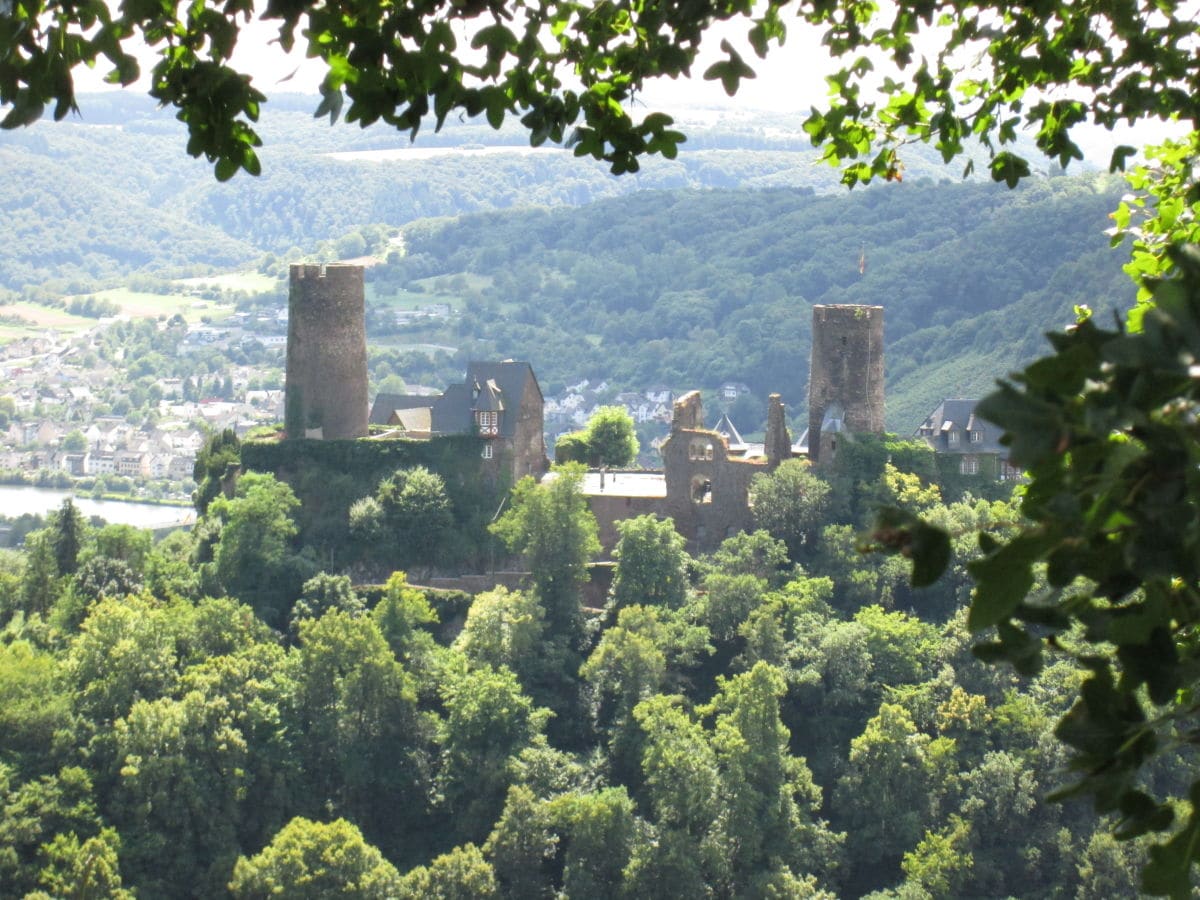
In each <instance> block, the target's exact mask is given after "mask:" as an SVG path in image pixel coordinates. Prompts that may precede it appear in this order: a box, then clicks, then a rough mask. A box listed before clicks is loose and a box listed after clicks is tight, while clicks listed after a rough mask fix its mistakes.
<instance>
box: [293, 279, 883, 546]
mask: <svg viewBox="0 0 1200 900" xmlns="http://www.w3.org/2000/svg"><path fill="white" fill-rule="evenodd" d="M286 379H287V398H286V423H285V424H286V429H287V435H288V437H289V438H296V437H309V438H321V439H324V440H346V439H355V438H361V437H365V436H366V435H367V433H368V421H369V422H370V423H371V424H374V425H378V426H385V427H386V428H388V429H389V430H388V431H386V432H385V433H383V434H381V435H378V438H379V439H387V438H409V439H418V440H436V439H437V438H438V437H440V436H446V435H474V436H475V437H477V438H478V440H479V446H478V452H479V455H480V458H481V459H482V461H483V462H482V464H481V468H480V471H481V472H482V473H483V474H484V475H485V477H486V476H490V480H491V481H492V482H493V483H496V482H497V481H498V480H499V478H500V476H505V477H508V478H511V479H512V480H513V481H515V480H516V479H518V478H521V477H523V476H525V475H532V476H534V477H541V476H542V475H543V474H544V473H545V472H546V470H547V468H548V461H547V459H546V450H545V443H544V437H543V408H544V404H543V398H542V393H541V389H540V388H539V386H538V383H537V378H536V376H535V375H534V373H533V369H532V367H531V366H530V365H529V363H527V362H517V361H513V360H505V361H503V362H472V363H470V364H469V365H468V368H467V373H466V377H465V379H464V381H463V382H462V383H460V384H454V385H451V386H450V387H448V388H447V389H446V391H445V392H444V393H442V394H440V395H435V396H413V395H396V394H382V395H380V396H379V397H377V398H376V399H375V403H374V405H373V407H372V409H371V411H370V414H369V417H368V412H367V357H366V329H365V311H364V292H363V269H362V267H361V266H352V265H340V266H334V265H329V266H311V265H294V266H292V268H291V293H290V302H289V319H288V351H287V376H286ZM883 421H884V416H883V307H881V306H840V305H839V306H815V307H813V351H812V361H811V368H810V376H809V416H808V428H807V429H806V431H805V432H804V433H803V434H802V436H801V438H800V439H799V440H798V441H797V442H795V444H793V442H792V440H791V436H790V434H789V433H788V429H787V423H786V417H785V413H784V406H783V401H782V398H781V397H780V396H779V395H778V394H772V395H771V397H770V399H769V401H768V409H767V431H766V435H765V438H764V441H763V443H762V444H761V445H750V444H746V443H744V442H742V441H741V439H740V437H739V436H738V435H737V433H736V431H735V430H733V429H732V428H731V427H729V428H726V429H724V433H722V431H721V430H717V429H711V428H707V427H705V423H704V409H703V405H702V403H701V399H700V393H699V392H698V391H691V392H689V393H687V394H685V395H683V396H682V397H680V398H679V399H678V400H676V401H675V405H674V409H673V415H672V421H671V431H670V435H669V436H668V438H667V440H666V441H665V442H664V444H663V445H662V456H663V468H662V470H661V471H655V472H630V471H623V470H622V471H616V472H609V471H607V470H603V469H602V470H597V471H593V472H589V473H588V475H587V477H586V479H585V481H584V493H585V494H586V495H587V497H588V501H589V504H590V505H591V509H592V512H593V513H594V514H595V515H596V518H597V520H598V522H599V524H600V537H601V543H602V544H603V545H604V547H605V548H606V549H611V548H612V547H613V546H614V545H615V543H616V539H617V530H616V525H617V523H618V522H619V521H621V520H623V519H627V518H630V517H633V516H638V515H644V514H655V515H660V516H664V517H666V518H669V519H671V521H672V522H674V524H675V528H676V529H677V530H678V531H679V532H680V534H682V535H683V536H684V537H685V538H686V539H687V541H688V546H689V549H690V550H692V551H693V552H705V551H709V550H712V549H715V548H716V547H717V546H718V545H719V544H720V543H721V542H722V541H723V540H725V539H726V538H727V537H730V536H731V535H733V534H736V533H737V532H739V531H745V530H747V529H749V528H751V527H752V525H753V516H752V511H751V508H750V483H751V481H752V479H753V478H754V476H755V475H757V474H760V473H765V472H771V471H773V470H774V469H775V468H776V467H778V466H779V464H780V463H781V462H783V461H784V460H786V459H790V458H792V457H793V456H808V458H810V459H811V460H812V461H813V463H814V465H817V466H820V467H827V466H830V465H832V463H833V462H834V460H835V459H836V456H837V447H838V441H839V439H841V437H842V436H843V435H844V434H846V433H882V431H883ZM731 438H732V440H731Z"/></svg>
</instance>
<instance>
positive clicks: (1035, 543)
mask: <svg viewBox="0 0 1200 900" xmlns="http://www.w3.org/2000/svg"><path fill="white" fill-rule="evenodd" d="M1047 549H1048V547H1047V542H1046V541H1045V539H1043V538H1042V537H1041V536H1040V535H1037V534H1030V533H1026V534H1022V535H1018V536H1017V537H1015V538H1013V539H1012V540H1011V541H1009V542H1008V543H1007V544H1004V545H1002V546H1001V547H1000V548H999V549H997V550H996V551H994V552H993V553H991V554H989V555H988V556H985V557H983V558H982V559H977V560H975V561H974V562H972V563H969V564H968V566H967V568H968V569H969V570H970V572H971V576H972V577H973V578H974V579H975V595H974V597H973V599H972V600H971V609H970V611H969V612H968V613H967V627H968V628H969V629H970V630H971V631H972V632H976V631H982V630H983V629H984V628H987V627H989V626H991V625H996V624H998V623H1000V622H1003V621H1005V620H1006V619H1008V618H1009V617H1010V616H1012V614H1013V613H1014V612H1015V611H1016V609H1017V607H1018V606H1019V605H1020V603H1021V601H1022V600H1024V599H1025V597H1026V596H1027V595H1028V594H1029V591H1030V589H1031V588H1032V587H1033V563H1034V562H1035V561H1036V560H1038V559H1039V558H1041V556H1042V555H1043V554H1044V553H1045V552H1046V550H1047Z"/></svg>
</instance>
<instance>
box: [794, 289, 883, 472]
mask: <svg viewBox="0 0 1200 900" xmlns="http://www.w3.org/2000/svg"><path fill="white" fill-rule="evenodd" d="M843 432H848V433H849V434H882V433H883V307H882V306H852V305H837V306H814V307H813V328H812V361H811V363H810V368H809V376H808V457H809V459H810V460H812V462H813V463H814V465H819V466H828V465H829V464H831V463H832V462H833V459H834V456H835V455H836V454H837V442H838V437H839V435H840V434H841V433H843Z"/></svg>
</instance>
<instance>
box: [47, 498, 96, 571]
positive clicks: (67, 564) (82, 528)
mask: <svg viewBox="0 0 1200 900" xmlns="http://www.w3.org/2000/svg"><path fill="white" fill-rule="evenodd" d="M46 528H47V530H48V531H49V532H50V545H51V546H52V547H53V548H54V563H55V565H56V566H57V568H58V573H59V574H60V575H74V574H75V569H76V568H77V567H78V565H79V553H80V551H81V550H82V549H83V546H84V542H85V541H86V540H87V537H88V534H87V532H88V527H87V523H86V522H84V521H83V514H82V513H81V512H80V511H79V509H78V508H77V507H76V506H75V503H74V501H72V500H71V498H70V497H68V498H67V499H65V500H63V502H62V506H60V507H59V508H58V510H57V511H56V512H53V513H51V514H50V518H49V521H47V523H46Z"/></svg>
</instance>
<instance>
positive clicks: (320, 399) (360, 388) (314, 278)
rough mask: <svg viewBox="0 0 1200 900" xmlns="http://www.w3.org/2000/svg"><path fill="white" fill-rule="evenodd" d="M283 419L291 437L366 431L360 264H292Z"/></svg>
mask: <svg viewBox="0 0 1200 900" xmlns="http://www.w3.org/2000/svg"><path fill="white" fill-rule="evenodd" d="M284 422H285V428H286V430H287V434H288V437H290V438H299V437H305V436H306V435H307V436H310V437H321V438H323V439H325V440H343V439H349V438H360V437H365V436H366V434H367V330H366V312H365V295H364V288H363V267H362V266H349V265H327V266H320V265H293V266H292V267H291V288H290V292H289V295H288V342H287V375H286V400H285V413H284Z"/></svg>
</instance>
